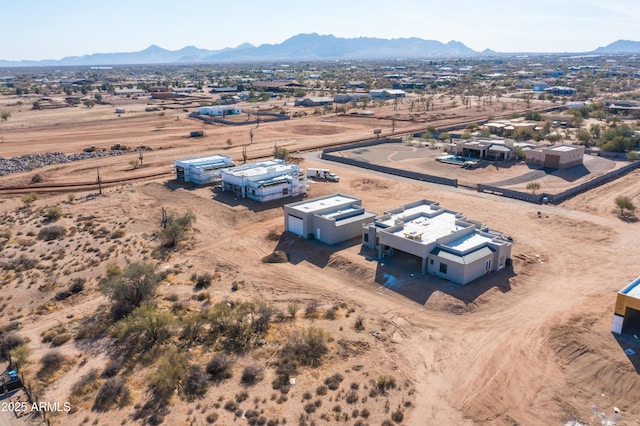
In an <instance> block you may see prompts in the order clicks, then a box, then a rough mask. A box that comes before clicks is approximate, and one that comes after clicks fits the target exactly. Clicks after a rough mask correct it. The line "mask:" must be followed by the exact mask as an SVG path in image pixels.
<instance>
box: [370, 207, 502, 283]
mask: <svg viewBox="0 0 640 426" xmlns="http://www.w3.org/2000/svg"><path fill="white" fill-rule="evenodd" d="M362 244H363V245H364V246H365V247H368V248H371V249H377V250H378V258H379V259H382V258H384V257H386V256H392V255H393V254H394V253H395V252H398V251H399V252H404V253H407V254H410V255H413V256H416V257H418V258H420V260H421V268H420V272H421V273H422V274H423V275H425V274H427V273H429V274H431V275H436V276H439V277H441V278H444V279H447V280H449V281H452V282H454V283H456V284H461V285H465V284H468V283H470V282H471V281H473V280H475V279H477V278H479V277H481V276H483V275H485V274H487V273H489V272H492V271H499V270H501V269H503V268H505V267H506V266H507V265H509V264H511V246H512V244H513V243H512V240H511V239H510V238H506V237H504V236H503V235H502V234H501V233H500V232H497V231H493V230H490V229H489V228H487V227H486V226H484V225H482V224H480V223H479V222H475V221H471V220H468V219H467V218H466V217H464V216H463V215H462V214H461V213H459V212H455V211H452V210H447V209H445V208H443V207H441V206H440V205H439V204H438V203H436V202H434V201H429V200H419V201H415V202H413V203H410V204H406V205H404V206H400V207H398V208H396V209H393V210H389V211H387V212H385V213H384V214H383V215H382V216H378V217H376V218H375V220H374V221H373V222H372V223H369V224H365V225H363V226H362Z"/></svg>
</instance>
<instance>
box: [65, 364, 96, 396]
mask: <svg viewBox="0 0 640 426" xmlns="http://www.w3.org/2000/svg"><path fill="white" fill-rule="evenodd" d="M99 378H100V375H99V373H98V370H95V369H94V370H91V371H89V372H88V373H87V374H85V375H84V376H82V377H80V379H78V381H77V382H75V383H74V384H73V386H71V395H73V396H76V397H81V396H84V395H86V394H88V393H89V392H92V391H94V390H96V389H97V388H98V386H100V382H99V380H98V379H99Z"/></svg>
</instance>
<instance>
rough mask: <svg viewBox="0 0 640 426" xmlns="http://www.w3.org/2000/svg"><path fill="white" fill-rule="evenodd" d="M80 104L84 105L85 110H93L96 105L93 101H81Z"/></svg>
mask: <svg viewBox="0 0 640 426" xmlns="http://www.w3.org/2000/svg"><path fill="white" fill-rule="evenodd" d="M82 103H83V104H85V106H86V107H87V108H93V106H94V105H95V104H96V101H94V100H93V99H85V100H84V101H82Z"/></svg>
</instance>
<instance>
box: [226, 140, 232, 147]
mask: <svg viewBox="0 0 640 426" xmlns="http://www.w3.org/2000/svg"><path fill="white" fill-rule="evenodd" d="M232 146H233V141H232V140H231V138H229V139H227V148H231V147H232Z"/></svg>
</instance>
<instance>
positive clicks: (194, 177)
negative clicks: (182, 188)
mask: <svg viewBox="0 0 640 426" xmlns="http://www.w3.org/2000/svg"><path fill="white" fill-rule="evenodd" d="M173 165H174V168H175V171H176V179H178V180H183V181H185V182H192V183H195V184H197V185H204V184H208V183H213V182H216V181H218V180H219V179H220V170H221V169H223V168H226V167H232V166H233V161H232V160H231V157H227V156H225V155H219V154H215V155H208V156H204V157H194V158H185V159H183V160H174V162H173Z"/></svg>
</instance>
